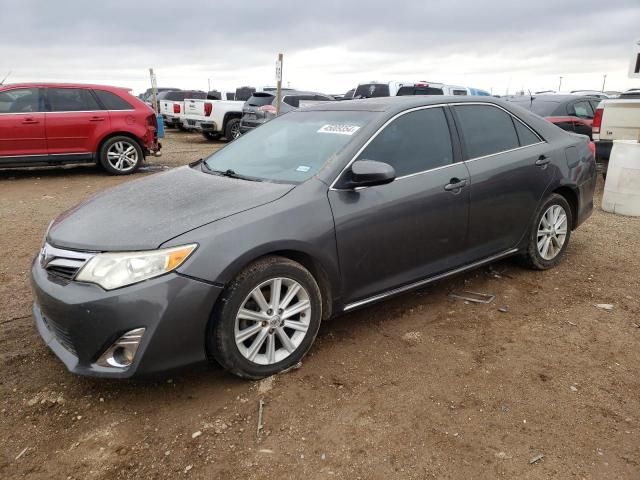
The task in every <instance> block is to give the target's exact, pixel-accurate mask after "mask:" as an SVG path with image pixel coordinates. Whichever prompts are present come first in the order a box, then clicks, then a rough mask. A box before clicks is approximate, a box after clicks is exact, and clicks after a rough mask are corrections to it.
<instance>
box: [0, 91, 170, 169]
mask: <svg viewBox="0 0 640 480" xmlns="http://www.w3.org/2000/svg"><path fill="white" fill-rule="evenodd" d="M159 150H160V144H159V143H158V137H157V129H156V115H155V113H154V112H153V110H152V109H151V107H149V106H148V105H146V104H145V103H144V102H142V101H141V100H140V99H138V98H136V97H134V96H133V95H131V94H130V93H129V90H127V89H124V88H118V87H109V86H106V85H84V84H71V83H48V84H47V83H22V84H13V85H4V86H0V167H32V166H43V165H61V164H64V163H90V162H95V163H97V164H98V165H101V166H102V168H104V169H105V170H106V171H107V172H109V173H111V174H113V175H125V174H129V173H133V172H135V171H136V170H137V169H138V168H139V167H140V165H142V163H143V161H144V158H145V156H146V155H149V154H151V153H155V152H158V151H159Z"/></svg>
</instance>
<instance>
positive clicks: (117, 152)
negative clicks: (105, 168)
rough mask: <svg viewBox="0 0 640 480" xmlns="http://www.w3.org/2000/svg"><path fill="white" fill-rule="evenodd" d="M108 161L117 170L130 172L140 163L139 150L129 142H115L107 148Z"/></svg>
mask: <svg viewBox="0 0 640 480" xmlns="http://www.w3.org/2000/svg"><path fill="white" fill-rule="evenodd" d="M107 161H108V162H109V165H111V166H112V167H113V168H114V169H115V170H118V171H119V172H128V171H129V170H133V169H134V168H135V166H136V165H137V164H138V150H137V149H136V147H135V146H134V145H133V144H131V143H129V142H126V141H119V142H115V143H114V144H113V145H111V146H110V147H109V150H107Z"/></svg>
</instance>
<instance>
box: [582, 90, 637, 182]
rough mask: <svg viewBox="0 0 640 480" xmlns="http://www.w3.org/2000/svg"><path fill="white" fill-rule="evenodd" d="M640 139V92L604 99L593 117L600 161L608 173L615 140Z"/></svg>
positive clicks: (601, 166) (602, 167) (603, 169)
mask: <svg viewBox="0 0 640 480" xmlns="http://www.w3.org/2000/svg"><path fill="white" fill-rule="evenodd" d="M638 139H640V92H638V95H637V96H635V98H634V97H633V96H631V97H624V96H620V98H616V99H608V100H602V101H601V102H600V103H599V104H598V106H597V109H596V113H595V117H594V119H593V140H594V142H595V144H596V151H597V158H598V163H599V164H600V169H601V170H602V172H603V174H605V175H606V172H607V167H608V165H609V156H610V155H611V148H612V147H613V141H614V140H638Z"/></svg>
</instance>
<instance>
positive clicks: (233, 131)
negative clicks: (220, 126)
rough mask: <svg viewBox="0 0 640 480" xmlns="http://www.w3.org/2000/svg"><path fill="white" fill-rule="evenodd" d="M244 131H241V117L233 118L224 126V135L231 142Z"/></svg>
mask: <svg viewBox="0 0 640 480" xmlns="http://www.w3.org/2000/svg"><path fill="white" fill-rule="evenodd" d="M240 135H242V133H241V132H240V119H239V118H232V119H231V120H229V121H228V122H227V126H226V127H225V128H224V136H225V138H226V139H227V141H229V142H233V141H234V140H235V139H236V138H239V137H240Z"/></svg>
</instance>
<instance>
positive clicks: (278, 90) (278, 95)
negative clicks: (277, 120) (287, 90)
mask: <svg viewBox="0 0 640 480" xmlns="http://www.w3.org/2000/svg"><path fill="white" fill-rule="evenodd" d="M282 57H283V55H282V54H281V53H279V54H278V61H277V62H276V82H277V84H276V85H277V88H276V116H278V115H280V102H282Z"/></svg>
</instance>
